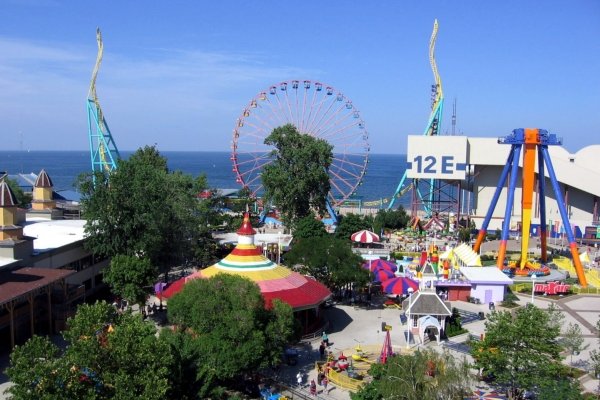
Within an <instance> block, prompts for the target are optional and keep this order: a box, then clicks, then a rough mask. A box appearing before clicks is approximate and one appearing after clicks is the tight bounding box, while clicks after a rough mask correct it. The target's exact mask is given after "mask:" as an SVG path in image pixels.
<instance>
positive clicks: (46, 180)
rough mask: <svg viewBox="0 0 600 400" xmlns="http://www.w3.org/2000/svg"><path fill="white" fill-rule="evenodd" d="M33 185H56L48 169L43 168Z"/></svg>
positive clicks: (41, 186)
mask: <svg viewBox="0 0 600 400" xmlns="http://www.w3.org/2000/svg"><path fill="white" fill-rule="evenodd" d="M33 186H34V187H36V188H51V187H53V186H54V184H53V183H52V179H50V177H49V176H48V173H47V172H46V170H44V169H42V170H41V171H40V174H39V175H38V177H37V179H36V180H35V184H34V185H33Z"/></svg>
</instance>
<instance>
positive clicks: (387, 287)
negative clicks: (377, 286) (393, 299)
mask: <svg viewBox="0 0 600 400" xmlns="http://www.w3.org/2000/svg"><path fill="white" fill-rule="evenodd" d="M408 288H412V289H413V290H414V291H415V292H416V291H417V290H419V282H417V281H414V280H412V279H410V278H405V277H398V278H392V279H388V280H387V281H385V282H383V284H382V289H383V291H384V292H386V293H389V294H407V293H408Z"/></svg>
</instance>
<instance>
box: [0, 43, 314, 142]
mask: <svg viewBox="0 0 600 400" xmlns="http://www.w3.org/2000/svg"><path fill="white" fill-rule="evenodd" d="M108 46H109V44H107V43H105V48H104V59H103V63H102V67H101V68H100V72H99V75H98V79H97V93H98V97H99V99H100V103H101V105H102V107H103V109H104V111H105V115H106V117H107V120H108V122H109V125H110V126H111V129H112V130H113V135H114V136H115V140H116V141H117V143H118V145H119V147H120V148H124V149H135V148H137V147H139V146H142V145H145V144H148V143H154V142H158V143H161V142H162V143H165V146H164V149H165V150H177V149H186V148H188V146H189V137H195V136H197V135H198V134H199V132H200V131H203V132H210V133H211V134H210V135H207V137H206V138H204V139H203V144H204V145H206V146H207V147H206V148H207V149H223V150H224V149H227V148H228V146H229V137H227V136H228V135H229V133H230V132H231V127H232V126H233V124H234V122H235V118H236V117H237V114H238V113H239V112H240V111H241V110H242V108H243V107H245V105H246V104H247V102H248V101H249V100H250V99H251V97H252V96H254V95H255V94H256V93H258V92H259V91H260V90H262V89H265V88H266V87H267V86H268V85H269V84H272V83H276V82H279V81H281V80H285V79H289V78H292V77H299V78H303V77H306V76H309V75H315V74H319V73H320V72H319V71H316V70H312V71H308V70H303V69H301V68H297V67H292V66H280V65H277V64H276V62H277V60H273V59H269V58H268V57H266V56H264V55H262V54H251V53H240V54H234V53H217V52H203V51H201V50H165V49H146V50H145V52H144V54H141V55H140V54H138V55H127V54H116V53H113V52H111V51H110V48H109V47H108ZM0 54H2V55H3V56H2V58H0V118H1V119H2V120H3V121H4V128H3V129H5V130H7V133H9V135H3V136H9V138H8V140H7V141H6V142H5V148H18V142H19V138H18V136H19V135H10V133H16V132H24V133H25V137H26V138H27V139H26V140H27V141H28V142H30V146H29V147H31V148H32V149H40V150H44V149H64V143H60V142H59V141H57V140H56V137H52V136H53V135H51V134H50V135H49V134H48V133H49V131H50V132H61V136H60V137H61V138H62V139H63V140H65V139H66V140H67V141H68V142H69V144H70V145H71V146H72V148H73V149H81V148H85V147H86V146H87V137H85V134H84V133H82V132H87V120H86V115H85V98H86V96H87V92H88V85H89V82H90V78H91V73H92V69H93V66H94V63H95V58H96V46H95V43H91V44H90V46H89V47H86V48H81V47H75V46H71V45H65V44H62V43H44V42H32V41H28V40H23V39H16V38H9V37H0ZM116 127H118V128H119V130H120V131H119V132H117V131H116V130H115V129H116ZM173 127H178V128H179V130H180V132H179V135H173V136H171V137H170V136H169V134H170V130H171V129H174V128H173ZM121 131H127V132H129V133H130V134H129V135H127V136H122V135H121V133H120V132H121ZM153 132H154V133H153ZM132 133H133V134H132ZM149 135H150V136H149ZM152 135H154V136H152ZM224 136H225V137H224ZM165 138H169V141H168V142H167V141H166V140H165ZM161 147H162V146H161Z"/></svg>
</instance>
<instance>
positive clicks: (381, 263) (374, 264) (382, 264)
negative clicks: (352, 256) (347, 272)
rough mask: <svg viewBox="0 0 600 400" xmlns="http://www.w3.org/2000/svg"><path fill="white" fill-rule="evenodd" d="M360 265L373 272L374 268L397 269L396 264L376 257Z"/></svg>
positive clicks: (394, 270)
mask: <svg viewBox="0 0 600 400" xmlns="http://www.w3.org/2000/svg"><path fill="white" fill-rule="evenodd" d="M362 267H363V268H364V269H368V270H369V271H371V272H374V271H375V270H376V269H387V270H388V271H392V272H396V271H397V270H398V266H397V265H396V264H394V263H393V262H391V261H387V260H382V259H381V258H378V259H377V260H371V261H367V262H365V263H364V264H363V265H362Z"/></svg>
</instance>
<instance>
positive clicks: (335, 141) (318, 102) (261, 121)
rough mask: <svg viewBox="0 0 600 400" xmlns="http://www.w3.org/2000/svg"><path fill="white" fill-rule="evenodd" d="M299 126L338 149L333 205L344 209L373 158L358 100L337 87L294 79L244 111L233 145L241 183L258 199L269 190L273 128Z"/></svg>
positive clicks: (262, 95) (335, 151)
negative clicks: (265, 182) (266, 171)
mask: <svg viewBox="0 0 600 400" xmlns="http://www.w3.org/2000/svg"><path fill="white" fill-rule="evenodd" d="M289 123H291V124H293V125H294V126H295V127H296V129H298V131H299V132H300V133H303V134H307V135H312V136H314V137H317V138H320V139H324V140H326V141H327V142H328V143H329V144H330V145H332V146H333V162H332V163H331V165H330V166H329V180H330V183H331V189H330V191H329V195H328V199H327V200H328V203H329V204H331V205H339V204H341V203H342V202H343V201H344V200H346V199H347V198H348V197H350V195H352V193H354V192H355V191H356V189H357V187H358V186H359V185H360V184H361V182H362V179H363V177H364V175H365V172H366V169H367V163H368V155H369V149H370V148H369V144H368V139H369V134H368V133H367V130H366V128H365V123H364V121H363V120H362V119H361V116H360V112H359V111H358V109H356V107H355V106H354V104H352V101H351V100H350V99H348V98H347V97H346V96H344V94H342V93H341V92H340V91H338V90H336V89H334V88H333V87H332V86H329V85H326V84H324V83H321V82H312V81H308V80H303V81H300V80H292V81H286V82H281V83H279V84H276V85H272V86H270V87H269V88H268V89H267V90H264V91H261V92H259V93H258V94H257V95H256V96H255V97H254V98H253V99H252V100H250V102H249V103H248V105H247V106H246V108H244V110H243V112H242V115H240V117H239V118H238V119H237V121H236V125H235V128H234V130H233V141H232V144H231V149H232V154H231V161H232V162H233V172H234V173H235V174H236V181H237V183H239V184H240V185H242V186H243V187H244V188H248V190H250V193H251V194H252V195H253V196H260V195H261V194H262V192H263V186H262V182H261V172H262V169H263V167H264V166H265V165H267V164H269V163H271V162H272V161H273V160H274V159H275V157H274V155H273V154H272V150H274V148H273V147H272V146H269V145H266V144H265V143H264V141H265V138H266V137H267V136H269V135H270V134H271V132H272V131H273V129H275V128H277V127H279V126H282V125H285V124H289Z"/></svg>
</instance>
